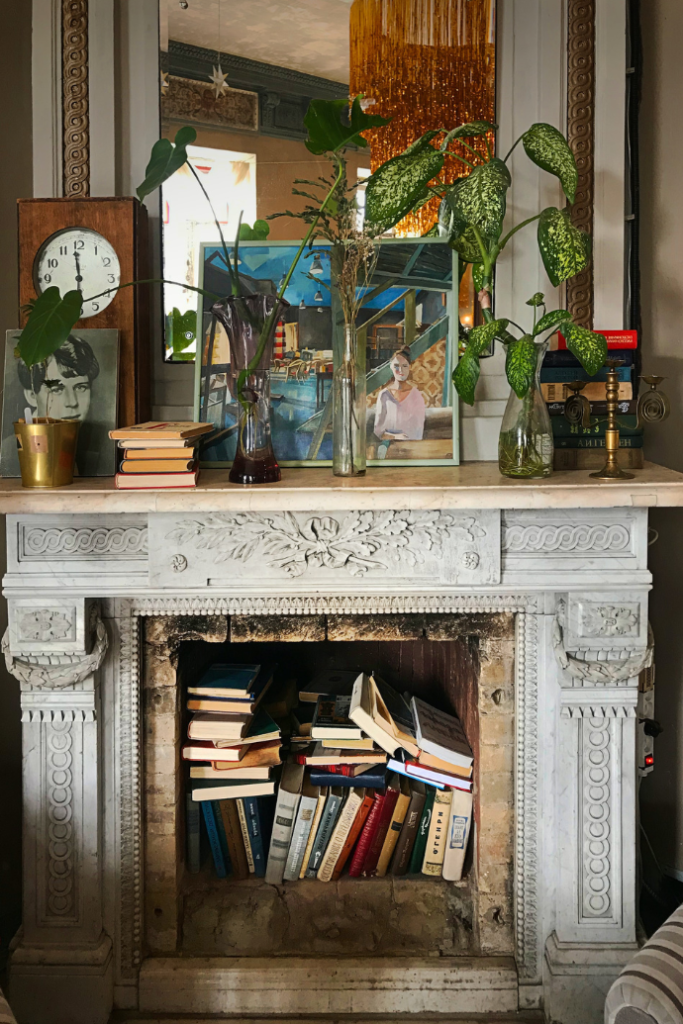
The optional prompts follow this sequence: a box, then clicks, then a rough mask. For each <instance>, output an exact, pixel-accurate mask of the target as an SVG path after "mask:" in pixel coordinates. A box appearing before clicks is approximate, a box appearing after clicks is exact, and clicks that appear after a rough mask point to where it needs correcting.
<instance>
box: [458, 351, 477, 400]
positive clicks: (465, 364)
mask: <svg viewBox="0 0 683 1024" xmlns="http://www.w3.org/2000/svg"><path fill="white" fill-rule="evenodd" d="M480 372H481V371H480V368H479V356H478V355H477V354H476V353H475V352H473V351H472V347H471V345H468V346H467V348H466V349H465V351H464V352H463V354H462V356H461V357H460V360H459V362H458V365H457V366H456V368H455V370H454V371H453V384H454V386H455V390H456V391H457V392H458V394H459V395H460V398H461V399H462V401H463V402H465V403H466V404H467V405H474V389H475V388H476V386H477V381H478V380H479V374H480Z"/></svg>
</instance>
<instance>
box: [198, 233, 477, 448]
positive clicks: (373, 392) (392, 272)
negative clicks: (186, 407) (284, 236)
mask: <svg viewBox="0 0 683 1024" xmlns="http://www.w3.org/2000/svg"><path fill="white" fill-rule="evenodd" d="M299 244H300V243H299V242H296V241H292V242H287V241H284V242H283V241H273V242H269V241H267V240H266V241H254V242H242V243H240V247H239V262H240V265H239V272H240V275H243V276H244V277H245V278H246V282H245V283H246V284H247V285H248V286H249V287H250V288H252V290H254V291H260V290H263V291H268V292H274V291H275V290H277V289H278V288H279V286H280V284H281V281H282V280H283V279H284V275H285V273H286V272H287V270H288V268H289V266H290V264H291V262H292V259H293V257H294V254H295V253H296V250H297V249H298V247H299ZM378 245H379V254H378V258H377V264H376V267H375V270H374V272H373V275H372V278H371V280H370V282H369V285H368V289H366V291H365V294H366V296H367V299H366V301H364V302H363V304H362V305H361V308H360V311H359V314H358V320H357V324H358V329H359V330H361V331H364V332H365V334H366V339H367V352H368V370H367V393H368V402H367V406H368V414H367V415H368V428H367V436H368V448H367V462H368V465H369V466H422V465H424V466H448V465H458V464H459V462H460V431H459V405H458V397H457V394H456V391H455V388H454V387H453V385H452V381H451V377H452V372H453V370H454V368H455V365H456V363H457V358H458V284H459V276H458V257H457V254H456V253H455V252H453V250H451V249H450V247H449V246H448V245H447V244H446V243H445V241H443V240H442V239H439V238H419V239H413V238H410V239H395V238H391V239H383V240H382V241H381V242H379V243H378ZM330 248H331V246H330V244H329V243H316V244H314V245H313V246H312V247H311V248H310V249H308V250H307V251H306V253H305V254H304V256H303V257H302V259H301V261H300V263H299V265H298V267H297V269H296V271H295V273H294V275H293V277H292V280H291V282H290V286H289V288H288V289H287V295H286V298H287V300H288V302H289V303H290V305H289V308H288V309H287V310H286V312H285V316H284V317H283V321H282V322H281V323H280V324H279V325H278V331H277V334H276V345H275V353H274V360H273V365H272V366H271V410H272V411H271V433H272V439H273V448H274V451H275V456H276V458H277V460H278V462H279V464H280V465H281V466H283V467H301V466H320V467H324V466H327V467H329V466H331V465H332V435H331V425H330V427H329V428H328V429H327V430H326V431H323V432H322V436H321V430H319V429H316V427H317V426H318V425H319V423H320V419H321V417H322V416H323V415H324V408H325V405H326V403H328V402H331V401H332V375H333V367H334V365H335V356H338V353H339V350H340V346H341V342H342V337H343V329H344V328H343V322H342V320H341V311H340V306H339V302H338V298H337V297H335V295H334V290H333V289H332V286H331V280H330V259H329V252H330ZM229 252H230V255H231V256H232V249H231V248H230V247H229ZM199 270H200V288H203V289H206V290H208V291H210V292H213V293H214V294H218V295H225V294H229V290H230V288H229V280H228V275H227V271H226V270H225V257H224V254H223V251H222V248H221V246H219V245H216V244H215V243H202V245H201V246H200V255H199ZM210 310H211V300H210V298H207V297H206V296H200V299H199V306H198V316H197V324H198V330H197V335H198V338H197V340H198V345H197V359H196V363H195V406H194V416H195V419H196V420H198V421H201V422H213V423H214V424H215V426H216V431H215V432H214V435H212V437H211V438H209V439H208V440H207V441H206V443H205V444H203V445H202V449H201V454H200V459H201V465H202V466H204V467H206V468H223V467H228V466H230V465H231V464H232V458H233V454H234V450H235V445H236V433H237V426H236V424H237V410H238V405H237V403H236V401H235V399H234V396H233V395H232V393H231V391H230V378H229V371H230V351H229V344H228V339H227V336H226V335H225V334H224V333H223V332H222V329H221V330H220V331H219V330H217V331H216V332H215V335H214V342H213V349H212V358H211V367H208V366H207V365H206V363H207V358H208V351H209V344H208V338H209V336H210V330H211V321H212V316H211V311H210ZM335 325H336V326H335ZM395 357H398V362H399V363H400V364H401V365H400V371H402V372H403V375H402V379H405V373H406V370H407V372H408V382H409V384H410V385H411V387H412V388H413V389H415V391H416V392H417V394H416V395H414V396H413V395H411V402H410V403H404V402H402V403H393V405H395V406H396V405H399V404H400V405H402V406H405V409H406V416H404V417H403V418H404V419H405V420H406V424H409V426H407V428H406V429H407V435H406V431H405V430H402V422H401V414H402V410H401V409H399V410H398V411H397V413H396V415H394V418H393V419H394V420H396V422H393V421H392V423H391V427H392V429H393V430H394V431H395V433H396V435H397V436H396V437H395V438H393V437H392V434H391V433H390V432H389V431H386V430H383V433H382V437H378V436H377V435H375V433H374V429H375V427H376V426H377V425H378V424H380V426H381V424H383V423H385V422H386V417H385V416H384V415H383V414H382V413H381V406H382V404H383V403H384V404H387V403H389V404H391V403H390V399H389V397H388V394H387V392H388V391H391V390H392V389H390V388H388V387H387V386H388V385H389V384H391V383H392V381H393V379H394V372H393V371H392V366H391V363H392V358H394V362H395V363H396V358H395ZM402 358H403V359H405V363H407V364H408V366H407V367H406V365H403V364H402V363H401V359H402ZM394 369H396V366H395V367H394ZM397 379H398V378H397ZM382 392H384V397H383V398H382V400H381V401H380V402H379V404H378V399H379V398H380V395H381V393H382ZM392 393H395V392H392ZM409 406H410V408H411V411H412V417H410V418H408V416H407V410H408V407H409ZM418 435H419V436H418Z"/></svg>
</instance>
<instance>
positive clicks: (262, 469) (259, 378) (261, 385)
mask: <svg viewBox="0 0 683 1024" xmlns="http://www.w3.org/2000/svg"><path fill="white" fill-rule="evenodd" d="M288 306H289V303H288V302H286V301H285V300H284V299H280V300H279V302H278V299H277V296H275V295H247V296H244V295H237V296H230V297H229V298H227V299H221V301H220V302H216V303H215V304H214V305H213V307H212V313H213V315H214V316H215V317H216V319H217V320H218V321H219V322H220V323H221V324H222V325H223V327H224V328H225V331H226V333H227V335H228V340H229V342H230V390H231V392H232V394H233V396H234V398H235V399H236V400H237V402H238V403H239V414H238V434H237V451H236V452H235V458H234V460H233V464H232V469H231V470H230V482H231V483H233V484H271V483H276V482H277V481H278V480H280V479H281V476H282V474H281V472H280V467H279V466H278V464H277V459H276V458H275V453H274V451H273V442H272V438H271V433H270V367H271V364H272V361H273V344H274V334H275V327H276V324H277V322H278V320H279V319H280V317H281V315H282V313H283V312H284V310H285V309H286V308H287V307H288ZM276 307H277V312H276V314H275V315H274V316H272V319H271V325H270V330H269V332H268V337H267V338H266V341H265V344H264V345H263V348H262V351H261V354H260V357H259V359H258V360H256V356H257V355H258V350H259V346H260V344H261V336H262V331H263V328H264V325H265V324H266V322H267V320H268V318H269V317H270V316H271V314H272V313H273V310H274V309H275V308H276ZM249 368H250V370H249V372H248V373H247V374H246V376H245V377H244V378H243V379H242V374H243V372H244V371H246V370H247V369H249ZM240 380H242V384H241V388H240Z"/></svg>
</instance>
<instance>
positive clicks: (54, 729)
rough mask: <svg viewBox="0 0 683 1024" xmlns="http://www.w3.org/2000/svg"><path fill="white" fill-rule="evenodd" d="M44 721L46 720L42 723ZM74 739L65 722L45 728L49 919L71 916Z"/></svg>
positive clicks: (65, 720)
mask: <svg viewBox="0 0 683 1024" xmlns="http://www.w3.org/2000/svg"><path fill="white" fill-rule="evenodd" d="M44 721H45V719H44ZM73 745H74V737H73V732H72V724H71V722H70V721H69V720H67V719H62V720H57V719H53V720H52V721H50V722H49V724H47V726H46V748H47V751H46V765H45V775H46V778H45V781H46V798H47V818H48V824H47V842H48V848H47V879H46V881H47V898H46V906H47V911H48V916H49V917H57V918H63V917H66V916H68V915H73V910H74V889H75V862H76V851H75V849H74V821H73V818H74V808H73V803H74V792H73V773H74V770H76V767H77V766H75V765H74V763H73V753H72V750H73Z"/></svg>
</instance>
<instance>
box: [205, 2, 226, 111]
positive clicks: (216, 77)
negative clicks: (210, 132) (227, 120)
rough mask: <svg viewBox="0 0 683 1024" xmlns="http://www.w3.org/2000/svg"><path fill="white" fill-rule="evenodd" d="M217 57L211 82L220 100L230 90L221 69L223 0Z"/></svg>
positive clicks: (219, 16) (219, 14)
mask: <svg viewBox="0 0 683 1024" xmlns="http://www.w3.org/2000/svg"><path fill="white" fill-rule="evenodd" d="M216 57H217V58H218V61H217V67H214V68H212V72H211V74H210V75H209V81H210V82H212V83H213V91H214V92H215V94H216V99H220V97H221V96H224V95H225V94H226V92H228V90H229V88H230V86H229V85H228V84H227V82H226V79H227V77H228V76H227V75H226V74H224V73H223V68H222V67H221V0H218V50H217V51H216Z"/></svg>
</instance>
